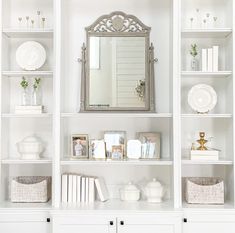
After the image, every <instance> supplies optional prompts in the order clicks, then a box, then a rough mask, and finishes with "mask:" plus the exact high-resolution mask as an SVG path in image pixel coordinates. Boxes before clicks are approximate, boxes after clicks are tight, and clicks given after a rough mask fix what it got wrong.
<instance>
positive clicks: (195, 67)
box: [191, 57, 199, 71]
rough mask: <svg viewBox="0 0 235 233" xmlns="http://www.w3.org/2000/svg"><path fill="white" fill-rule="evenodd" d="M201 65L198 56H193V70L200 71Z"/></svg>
mask: <svg viewBox="0 0 235 233" xmlns="http://www.w3.org/2000/svg"><path fill="white" fill-rule="evenodd" d="M198 68H199V65H198V60H197V58H195V57H193V58H192V60H191V70H192V71H198Z"/></svg>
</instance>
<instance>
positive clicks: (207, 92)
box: [188, 84, 217, 113]
mask: <svg viewBox="0 0 235 233" xmlns="http://www.w3.org/2000/svg"><path fill="white" fill-rule="evenodd" d="M188 104H189V105H190V107H191V108H192V109H193V110H194V111H196V112H198V113H208V112H209V111H211V110H213V109H214V108H215V106H216V104H217V94H216V92H215V90H214V88H213V87H211V86H209V85H207V84H198V85H195V86H193V87H192V88H191V90H190V91H189V93H188Z"/></svg>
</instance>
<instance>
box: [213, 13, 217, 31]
mask: <svg viewBox="0 0 235 233" xmlns="http://www.w3.org/2000/svg"><path fill="white" fill-rule="evenodd" d="M217 20H218V17H216V16H214V17H213V24H214V25H213V26H214V28H217Z"/></svg>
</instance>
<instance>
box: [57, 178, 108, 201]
mask: <svg viewBox="0 0 235 233" xmlns="http://www.w3.org/2000/svg"><path fill="white" fill-rule="evenodd" d="M96 193H97V196H98V197H99V199H100V201H102V202H104V201H107V200H108V190H107V187H106V185H105V182H104V180H103V179H102V178H97V177H90V176H84V175H79V174H72V173H65V174H63V175H62V178H61V194H62V195H61V196H62V202H63V203H69V204H78V203H93V202H94V201H95V199H96Z"/></svg>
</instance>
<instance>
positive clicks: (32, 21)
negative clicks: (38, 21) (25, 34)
mask: <svg viewBox="0 0 235 233" xmlns="http://www.w3.org/2000/svg"><path fill="white" fill-rule="evenodd" d="M31 28H34V20H33V19H32V20H31Z"/></svg>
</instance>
